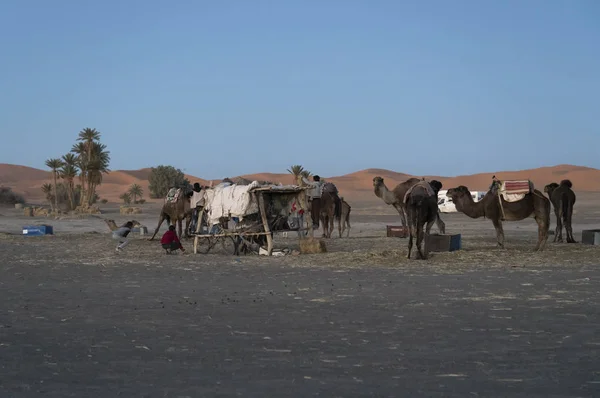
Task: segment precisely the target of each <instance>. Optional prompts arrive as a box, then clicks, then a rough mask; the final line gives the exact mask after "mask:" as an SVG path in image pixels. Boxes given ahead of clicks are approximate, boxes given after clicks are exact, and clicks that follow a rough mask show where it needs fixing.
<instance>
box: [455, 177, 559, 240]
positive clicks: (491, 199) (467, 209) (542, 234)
mask: <svg viewBox="0 0 600 398" xmlns="http://www.w3.org/2000/svg"><path fill="white" fill-rule="evenodd" d="M498 195H500V193H498V192H497V191H496V192H492V191H488V192H487V193H486V194H485V196H484V197H483V198H482V199H481V200H480V201H479V202H475V201H474V200H473V197H472V196H471V192H469V189H468V188H467V187H465V186H464V185H461V186H458V187H456V188H451V189H449V190H448V192H447V193H446V196H448V197H450V198H452V201H453V202H454V204H455V206H456V210H458V211H459V212H462V213H464V214H466V215H467V216H469V217H471V218H479V217H487V218H489V219H491V220H492V223H493V224H494V228H495V229H496V238H497V240H498V246H499V247H501V248H504V230H503V229H502V221H503V220H506V221H521V220H524V219H526V218H527V217H532V216H533V217H534V218H535V221H536V222H537V224H538V241H537V244H536V246H535V250H536V251H542V250H544V248H545V246H546V241H547V240H548V229H549V227H550V201H549V200H548V199H547V198H546V197H545V196H544V195H543V194H542V193H541V192H540V191H538V190H537V189H534V190H533V192H532V193H528V194H526V195H525V197H524V198H523V199H521V200H519V201H517V202H507V201H505V200H504V198H502V197H500V200H501V201H502V208H500V203H499V198H498Z"/></svg>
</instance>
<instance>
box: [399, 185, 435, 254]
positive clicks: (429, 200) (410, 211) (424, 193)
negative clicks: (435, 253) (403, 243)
mask: <svg viewBox="0 0 600 398" xmlns="http://www.w3.org/2000/svg"><path fill="white" fill-rule="evenodd" d="M440 189H442V183H441V182H439V181H437V180H432V181H431V182H429V183H428V182H425V181H420V182H418V183H416V184H415V185H413V186H412V187H410V188H409V189H408V191H407V192H406V195H405V197H404V198H403V202H404V204H405V206H406V213H407V216H408V230H409V233H410V235H409V238H408V256H407V258H408V259H410V255H411V252H412V246H413V239H414V240H416V246H417V258H418V259H423V260H426V259H427V255H428V251H427V243H425V246H426V247H425V251H424V252H423V251H422V250H421V244H422V243H423V240H424V239H425V238H426V237H427V236H428V235H429V232H430V231H431V226H432V225H433V223H434V222H435V221H436V219H438V207H437V202H438V201H437V197H438V192H439V191H440ZM425 224H427V226H426V227H425V231H423V227H424V225H425Z"/></svg>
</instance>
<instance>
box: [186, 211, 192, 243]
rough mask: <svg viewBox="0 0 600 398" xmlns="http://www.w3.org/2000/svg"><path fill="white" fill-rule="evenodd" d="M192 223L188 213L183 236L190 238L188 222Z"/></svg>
mask: <svg viewBox="0 0 600 398" xmlns="http://www.w3.org/2000/svg"><path fill="white" fill-rule="evenodd" d="M191 223H192V216H191V215H189V216H187V217H186V218H185V237H186V238H190V224H191Z"/></svg>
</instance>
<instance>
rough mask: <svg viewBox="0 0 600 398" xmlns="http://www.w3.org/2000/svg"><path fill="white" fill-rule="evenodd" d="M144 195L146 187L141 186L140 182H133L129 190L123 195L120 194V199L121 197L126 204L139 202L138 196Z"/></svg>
mask: <svg viewBox="0 0 600 398" xmlns="http://www.w3.org/2000/svg"><path fill="white" fill-rule="evenodd" d="M143 195H144V189H143V188H142V187H141V186H139V185H138V184H131V186H130V187H129V191H127V192H125V193H123V194H121V196H119V199H121V200H122V201H123V203H125V204H130V203H134V204H136V203H138V198H140V199H141V198H142V196H143ZM139 202H143V201H139Z"/></svg>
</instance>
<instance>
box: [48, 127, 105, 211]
mask: <svg viewBox="0 0 600 398" xmlns="http://www.w3.org/2000/svg"><path fill="white" fill-rule="evenodd" d="M109 163H110V152H109V151H107V150H106V145H104V144H102V143H100V132H99V131H97V130H96V129H92V128H84V129H83V130H81V131H80V132H79V135H78V137H77V143H75V144H74V145H73V147H72V148H71V151H70V152H69V153H67V154H66V155H63V156H62V157H61V158H52V159H48V160H46V166H47V167H48V168H49V169H51V170H52V178H53V186H52V191H51V192H49V188H50V187H49V186H48V184H44V186H43V187H42V190H43V191H44V193H46V197H48V198H52V202H53V207H54V209H55V211H56V210H58V204H59V203H58V199H59V196H60V195H59V193H58V187H59V184H58V179H59V178H60V179H62V180H63V181H64V183H63V185H64V187H65V188H66V191H67V197H68V202H69V209H70V210H74V209H75V208H76V207H77V206H83V207H89V206H91V205H92V204H93V203H94V202H95V201H96V199H97V195H96V188H97V187H98V185H100V184H102V176H103V174H107V173H108V172H109V171H110V170H109V169H108V166H109ZM77 177H79V182H80V184H79V185H77V186H75V179H76V178H77ZM76 193H79V194H78V195H76ZM76 196H78V197H77V198H76Z"/></svg>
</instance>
